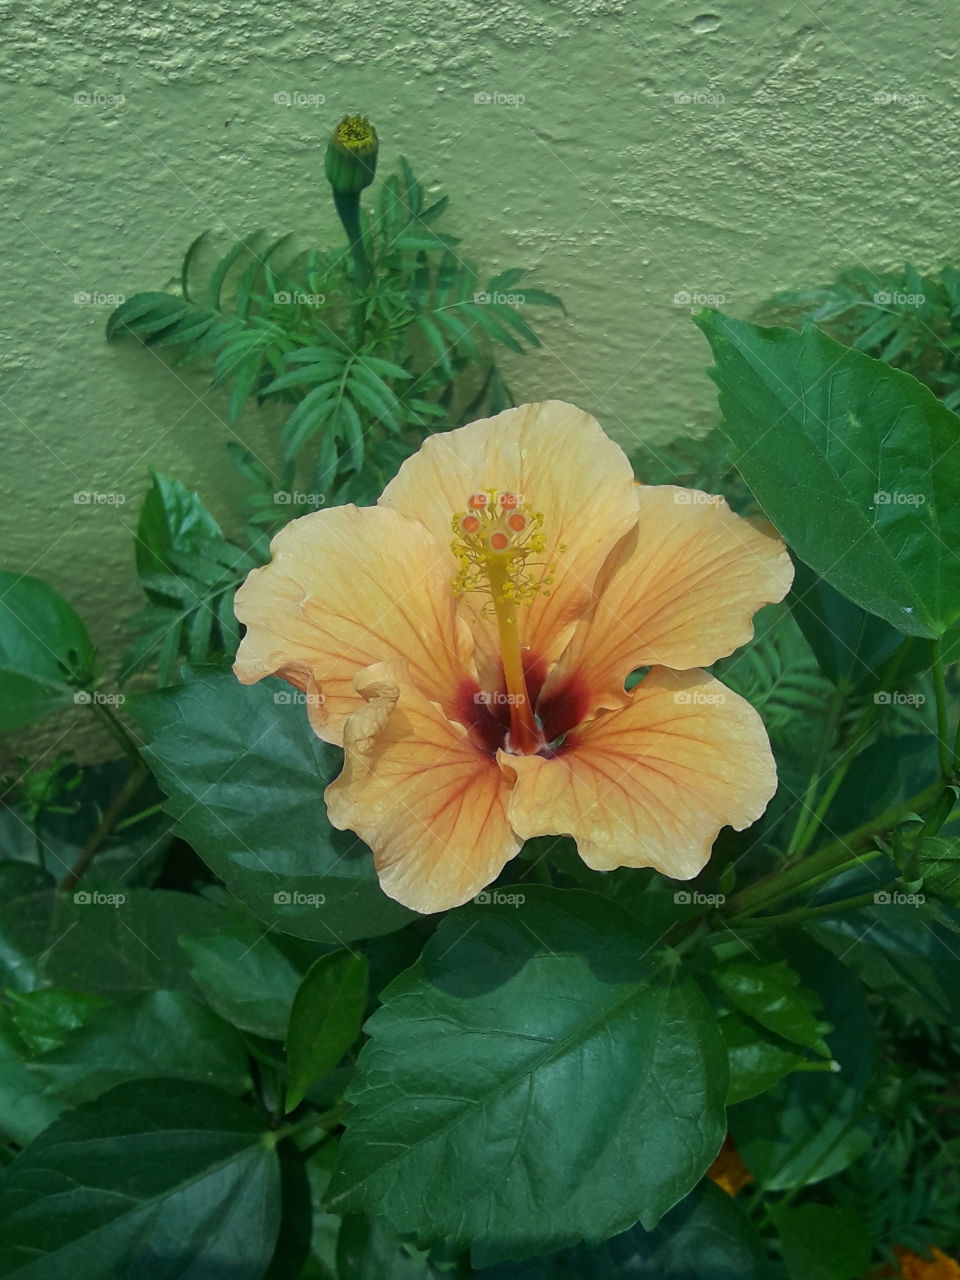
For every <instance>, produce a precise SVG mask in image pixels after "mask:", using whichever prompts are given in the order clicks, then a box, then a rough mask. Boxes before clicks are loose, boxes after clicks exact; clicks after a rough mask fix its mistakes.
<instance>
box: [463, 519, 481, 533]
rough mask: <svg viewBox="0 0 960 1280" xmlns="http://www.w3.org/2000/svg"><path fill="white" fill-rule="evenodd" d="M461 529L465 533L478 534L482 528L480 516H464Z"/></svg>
mask: <svg viewBox="0 0 960 1280" xmlns="http://www.w3.org/2000/svg"><path fill="white" fill-rule="evenodd" d="M460 528H461V529H462V530H463V532H464V533H476V532H477V530H478V529H479V528H480V518H479V516H464V517H463V519H462V520H461V521H460Z"/></svg>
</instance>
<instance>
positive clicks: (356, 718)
mask: <svg viewBox="0 0 960 1280" xmlns="http://www.w3.org/2000/svg"><path fill="white" fill-rule="evenodd" d="M356 686H357V690H358V691H359V692H360V693H361V694H362V696H363V697H364V698H365V699H366V702H365V703H364V705H363V706H362V707H361V708H360V709H359V710H358V711H355V712H354V713H353V715H351V717H350V718H349V720H348V721H347V724H346V729H345V732H344V749H345V752H346V756H345V759H344V766H343V773H342V774H341V775H340V777H339V778H337V779H336V780H335V781H334V782H331V784H330V785H329V787H327V790H326V801H327V808H328V812H329V816H330V821H331V822H332V823H333V825H334V826H335V827H338V828H340V829H341V830H343V829H345V828H349V829H350V830H352V831H355V832H356V833H357V835H358V836H360V838H361V839H362V840H364V841H365V842H366V843H367V844H368V845H369V846H370V848H371V849H372V850H373V854H374V859H375V862H376V867H377V874H378V875H379V877H380V885H381V888H382V889H383V891H384V893H386V894H388V895H389V896H390V897H391V898H395V899H396V900H397V901H398V902H401V903H403V905H404V906H406V907H411V908H412V909H413V910H414V911H422V912H425V913H427V912H433V911H445V910H447V909H448V908H450V907H458V906H460V905H461V904H462V903H464V902H467V901H468V900H469V899H470V898H472V897H473V896H474V895H475V894H476V893H478V892H479V891H480V890H481V889H483V888H484V886H486V885H488V884H490V883H491V882H492V881H493V880H495V879H496V878H497V876H498V875H499V874H500V871H501V870H502V869H503V866H504V864H505V863H506V862H508V861H509V859H510V858H512V857H513V856H514V855H515V854H516V853H517V852H518V851H519V849H520V845H521V841H520V840H518V839H517V837H516V835H515V834H514V832H513V831H512V830H511V828H510V823H509V821H508V819H507V802H508V799H509V794H510V785H511V784H510V781H509V780H508V779H507V777H506V776H505V775H504V773H503V772H502V770H501V769H500V768H499V767H498V765H497V762H496V760H495V759H494V758H493V756H491V755H490V754H488V753H487V752H485V751H482V750H481V749H479V748H478V747H477V746H475V745H474V743H473V742H472V741H471V739H470V738H469V736H468V734H467V731H466V729H464V727H463V726H462V725H461V724H459V723H456V722H454V721H451V720H448V719H447V718H446V716H445V715H444V714H443V712H442V711H441V710H440V709H439V707H437V706H436V705H435V704H434V703H432V702H430V701H428V700H427V699H426V698H425V697H424V696H423V695H422V694H421V693H420V692H419V691H418V690H417V689H416V688H415V687H414V686H413V685H412V684H410V683H409V681H408V680H407V679H406V678H405V673H404V672H403V669H402V665H401V664H396V663H377V664H375V665H373V666H371V667H370V668H368V669H367V670H366V671H363V672H360V673H359V674H358V676H357V679H356Z"/></svg>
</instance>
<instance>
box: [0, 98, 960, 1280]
mask: <svg viewBox="0 0 960 1280" xmlns="http://www.w3.org/2000/svg"><path fill="white" fill-rule="evenodd" d="M378 148H379V143H378V139H377V136H376V133H375V131H374V129H373V127H372V126H371V125H370V123H369V122H368V121H367V120H366V119H365V118H363V117H348V118H346V119H345V120H344V121H342V122H341V124H340V125H339V126H338V127H337V129H336V131H335V132H334V134H333V136H332V139H331V141H330V144H329V147H328V152H327V160H326V174H327V178H328V181H329V184H330V187H331V191H332V195H333V208H334V211H335V213H336V215H337V217H338V219H339V223H340V228H341V231H342V236H343V239H342V241H341V247H340V248H339V249H338V248H332V249H328V250H324V251H320V250H316V249H309V248H308V249H305V250H298V249H297V248H296V247H295V246H293V245H292V243H291V241H290V240H289V238H286V237H285V238H283V239H281V240H276V239H274V240H271V239H269V238H268V237H263V236H260V235H259V234H255V235H253V236H250V237H247V238H246V239H245V240H244V241H242V242H241V243H240V244H239V245H236V246H234V247H233V248H232V249H230V250H229V251H228V252H227V253H226V255H225V256H223V255H220V254H219V253H215V254H214V255H213V258H212V260H211V261H208V262H207V264H206V266H204V258H205V256H206V254H207V247H206V242H205V241H204V240H203V239H201V240H198V241H195V242H194V244H193V245H192V246H191V248H190V250H189V251H188V253H187V256H186V260H185V262H184V267H183V272H182V279H181V285H180V288H179V290H178V291H177V292H176V293H147V294H139V295H136V296H134V297H132V298H131V299H130V300H129V301H127V302H126V303H124V305H123V306H122V307H120V308H119V309H118V311H117V312H116V313H114V315H113V316H112V317H111V320H110V325H109V336H110V337H111V338H123V337H133V338H136V339H139V340H140V341H141V342H143V343H145V344H147V345H150V346H162V347H167V346H169V348H170V350H171V351H172V352H173V353H174V358H175V359H176V360H179V361H183V360H190V361H201V362H206V367H207V368H209V369H210V370H211V372H212V377H213V381H214V383H215V384H216V385H217V386H218V387H220V388H221V392H220V393H219V394H221V395H222V398H223V404H224V407H225V409H224V411H225V413H226V414H227V416H228V418H229V420H230V421H231V422H233V421H235V420H237V419H238V418H239V415H240V413H241V411H242V410H243V408H244V406H245V405H247V404H248V402H250V404H251V405H253V404H254V402H255V405H256V406H259V410H260V411H261V412H262V413H263V414H264V418H265V421H266V422H267V423H268V424H270V425H272V426H274V427H275V428H276V432H277V436H276V454H277V456H276V458H275V459H272V460H271V459H262V458H257V457H255V456H254V455H253V454H252V453H251V452H249V451H246V450H244V449H242V448H240V447H234V448H232V449H231V451H230V453H231V458H232V461H233V463H234V464H235V465H237V466H238V467H239V468H240V470H241V472H242V473H243V475H244V476H245V477H246V479H247V481H248V482H249V486H250V499H249V504H248V506H247V508H246V510H245V511H244V512H243V513H238V519H237V522H236V526H235V528H234V529H233V530H232V531H231V532H230V534H229V535H227V534H225V533H224V532H223V530H222V529H221V527H220V525H219V524H218V522H217V521H216V520H215V519H214V517H213V516H212V515H211V513H210V512H209V510H208V509H207V507H206V506H205V505H204V503H203V501H202V499H201V497H200V496H199V495H198V494H196V493H194V492H192V491H191V490H190V489H189V488H188V487H186V486H185V485H184V484H183V483H182V482H180V481H179V480H177V479H174V478H170V477H166V476H163V475H161V474H158V473H154V474H153V475H152V478H151V483H150V486H149V488H148V491H147V494H146V497H145V499H144V502H143V506H142V509H141V513H140V519H139V523H138V527H137V536H136V546H135V563H136V570H137V573H138V575H139V578H140V582H141V584H142V587H143V591H144V596H145V609H144V613H143V614H142V616H141V617H140V618H139V619H137V620H136V622H135V638H134V641H133V643H132V645H131V648H130V651H129V653H128V654H127V655H126V657H125V658H124V660H123V662H122V663H121V665H120V669H119V670H115V669H113V668H110V667H105V665H104V664H103V662H102V661H101V659H100V658H99V656H98V654H97V653H96V652H95V649H94V646H93V644H92V642H91V640H90V637H89V634H88V631H87V628H86V626H85V624H84V622H83V620H82V619H81V618H80V617H79V616H78V615H77V613H76V612H75V611H74V609H73V608H72V607H71V606H70V604H69V603H68V602H67V601H66V600H65V599H63V598H62V597H61V596H60V595H59V594H58V593H57V592H55V591H54V590H53V589H52V588H51V587H50V586H48V585H47V584H45V583H44V582H42V581H40V580H38V579H36V578H33V577H31V576H29V575H25V574H20V573H16V572H12V571H11V572H7V573H5V574H4V575H3V576H2V581H0V695H2V713H0V717H2V718H0V727H2V728H3V729H5V730H10V731H12V730H17V729H21V728H23V727H25V726H29V725H32V724H33V723H34V722H37V721H40V720H41V719H43V718H44V717H51V716H54V715H56V714H58V713H62V712H63V711H64V709H65V708H72V707H74V706H76V705H79V706H81V707H82V708H85V709H86V711H87V712H88V713H89V714H90V715H91V716H95V717H97V718H98V719H99V720H100V721H101V722H102V723H103V725H104V727H105V728H106V729H107V730H108V731H109V732H110V733H111V734H112V735H113V738H114V739H115V741H116V743H117V755H118V758H117V759H115V760H109V761H107V762H106V763H94V764H90V763H86V764H85V763H80V762H77V761H76V760H74V759H72V758H70V757H66V756H54V757H51V755H50V754H49V753H47V754H42V755H37V756H36V758H34V759H28V758H25V759H24V760H23V761H22V763H21V767H20V768H18V769H17V770H16V772H15V773H14V774H13V775H12V776H11V778H10V779H9V782H8V787H7V794H6V807H5V808H4V809H3V810H2V812H0V835H2V861H0V882H2V888H3V893H2V896H0V970H2V991H3V1000H2V1004H0V1138H2V1140H3V1147H2V1157H3V1159H2V1165H3V1167H2V1170H0V1274H2V1275H4V1276H13V1277H22V1278H23V1280H28V1278H29V1280H60V1278H61V1277H64V1276H70V1277H71V1280H99V1278H102V1277H114V1276H115V1277H134V1276H136V1277H140V1276H149V1277H156V1278H158V1280H159V1278H160V1277H164V1278H165V1277H170V1280H173V1278H174V1277H187V1276H189V1277H196V1278H197V1280H201V1278H204V1280H206V1278H207V1277H210V1278H211V1280H264V1278H266V1280H296V1278H298V1277H299V1278H301V1280H374V1278H376V1280H380V1278H381V1277H383V1278H384V1280H392V1278H394V1277H396V1278H397V1280H399V1278H401V1277H402V1278H403V1280H429V1278H431V1277H436V1278H440V1277H444V1276H449V1277H465V1276H470V1275H477V1276H480V1277H488V1278H489V1280H561V1278H563V1280H567V1278H572V1277H611V1278H613V1277H618V1276H623V1277H628V1276H629V1277H651V1278H653V1277H657V1278H658V1280H690V1278H691V1277H693V1276H696V1277H698V1280H764V1278H767V1280H812V1278H814V1277H816V1278H818V1280H819V1278H821V1277H822V1278H823V1280H865V1278H866V1277H867V1276H868V1275H870V1276H881V1275H896V1274H901V1275H904V1276H928V1277H933V1276H950V1275H956V1274H957V1268H956V1264H955V1263H954V1262H952V1261H951V1257H950V1255H951V1253H952V1252H956V1251H957V1250H958V1249H960V1233H958V1232H960V1229H958V1224H957V1215H956V1204H957V1200H958V1195H960V1172H958V1171H960V1123H958V1109H957V1099H958V1093H957V1084H958V1078H957V1060H956V1051H957V1049H958V1047H960V1036H958V1033H957V1031H956V1029H955V1028H956V1024H957V1021H958V1015H960V994H958V993H960V814H958V811H957V809H956V801H957V787H958V781H960V730H958V723H957V722H958V718H960V680H958V663H960V555H958V548H960V447H958V446H960V418H958V416H957V415H956V414H955V413H954V411H953V408H952V407H951V405H952V399H951V397H952V395H953V384H952V381H951V379H950V378H948V377H944V378H941V379H939V380H938V378H937V377H935V376H934V372H935V371H936V370H937V369H941V370H943V371H946V372H947V373H949V372H950V370H951V368H952V356H951V357H950V358H949V359H947V358H944V359H942V360H940V362H939V363H938V362H937V353H936V352H931V353H929V354H928V355H927V356H925V355H924V354H923V353H922V352H921V351H920V349H919V347H918V346H916V344H917V343H921V342H922V341H924V339H923V335H922V334H920V333H917V332H915V330H914V328H911V330H910V332H911V335H912V336H911V342H914V344H915V345H914V346H913V347H910V352H911V354H910V358H909V360H907V359H906V357H905V356H904V352H905V351H907V349H908V344H907V341H906V339H904V341H903V342H901V343H899V344H898V343H896V342H893V341H892V339H893V335H894V331H895V330H896V331H897V332H900V329H898V328H897V324H898V323H900V322H899V321H896V322H895V323H894V324H893V325H892V326H889V325H888V326H887V328H884V329H883V332H882V333H881V331H880V329H879V328H877V327H876V323H879V320H880V317H874V320H873V321H871V325H872V326H873V327H872V328H871V334H872V336H870V337H869V339H868V338H867V337H865V336H864V334H865V332H866V330H864V329H863V328H862V327H860V328H858V327H857V325H856V324H854V323H853V322H852V321H850V323H849V324H847V323H846V321H845V323H844V326H840V328H838V329H836V330H834V331H833V332H827V331H826V328H825V326H826V321H827V319H828V318H829V317H827V316H825V315H823V314H820V315H817V314H814V316H813V317H812V318H813V320H814V321H815V322H816V323H808V324H807V325H805V326H803V327H802V328H798V327H791V326H790V325H787V326H786V327H783V326H779V325H765V326H758V325H755V324H751V323H748V322H746V321H744V320H738V319H734V318H731V317H729V316H725V315H722V314H720V313H719V312H716V311H704V312H702V313H700V314H699V315H697V316H696V317H695V320H696V323H697V324H698V325H699V327H700V329H701V331H702V333H703V335H704V338H705V342H706V344H707V345H705V347H704V357H705V358H704V364H705V366H706V364H707V360H708V355H707V351H708V348H709V353H710V355H709V358H711V359H712V362H713V363H712V365H711V367H710V369H709V373H710V375H711V376H712V378H713V380H714V382H715V384H716V389H717V391H718V393H719V425H718V426H717V428H716V430H715V431H714V432H713V433H712V434H711V436H710V437H708V438H707V439H705V440H703V441H699V442H694V443H693V444H691V443H690V442H686V443H684V444H678V445H677V446H676V447H674V448H673V449H669V450H666V451H663V452H661V454H660V455H659V456H658V457H657V458H653V457H652V455H650V454H649V453H640V454H638V455H635V456H633V457H628V456H627V455H626V454H625V453H624V451H623V450H622V449H621V447H620V446H619V445H618V444H617V443H615V442H614V441H613V440H612V439H611V438H610V437H608V436H607V435H606V434H605V432H604V430H603V428H602V425H601V424H599V423H598V422H597V421H596V420H595V419H593V418H592V417H591V416H590V415H589V414H587V413H585V412H583V411H582V410H580V409H578V408H575V407H574V406H571V405H568V404H565V403H562V402H558V401H546V402H542V403H536V404H520V405H519V407H518V406H517V404H516V401H517V400H519V399H521V397H520V396H515V395H514V394H513V392H512V391H511V390H510V388H508V386H507V384H506V383H505V381H504V378H503V375H502V373H501V372H500V369H499V367H498V365H497V363H496V355H495V352H496V349H497V347H498V346H503V347H508V348H511V349H513V350H514V351H517V350H520V351H524V350H529V349H532V348H535V347H536V345H537V344H538V338H537V336H536V333H535V332H534V330H533V329H532V328H531V326H530V324H529V322H528V320H527V319H525V318H524V308H525V307H527V306H558V305H559V300H558V299H557V298H556V297H554V296H553V295H551V294H548V293H544V292H542V291H541V290H536V289H527V288H526V286H525V285H523V284H522V280H523V276H524V273H523V272H521V271H519V270H511V271H503V272H500V273H499V274H497V275H494V276H492V277H489V278H487V281H486V284H485V286H484V287H483V288H481V287H479V282H480V280H481V276H480V275H479V273H478V271H477V269H476V268H475V267H473V266H472V265H470V264H469V263H467V262H466V261H465V260H464V259H463V258H462V257H461V253H460V249H459V247H458V242H457V241H456V240H455V239H453V237H451V236H449V235H447V234H446V233H442V232H440V231H438V230H437V229H436V224H437V222H438V220H439V219H440V218H441V216H442V215H444V214H445V212H446V202H445V200H444V199H443V198H442V197H441V198H440V199H437V200H434V201H433V202H432V203H428V202H427V200H426V196H425V193H424V190H423V188H422V187H421V185H420V184H419V183H418V182H417V180H416V179H415V178H414V176H413V172H412V169H411V167H410V165H409V164H407V163H406V162H401V164H400V168H399V173H397V174H393V175H391V176H389V177H388V178H387V179H386V180H385V181H383V182H380V183H379V185H378V186H377V187H376V188H375V189H374V192H373V196H372V199H371V200H369V201H368V203H364V195H363V193H364V192H365V191H367V189H368V188H370V187H371V186H372V185H373V183H374V182H375V174H376V168H377V161H378ZM198 280H199V281H200V283H199V284H198V283H197V281H198ZM942 284H943V289H944V290H950V289H952V288H953V284H952V275H951V274H949V273H948V272H946V271H945V272H944V274H943V276H942ZM860 285H862V281H861V282H859V285H858V287H860ZM837 287H838V288H840V286H837ZM842 287H844V288H847V287H848V284H844V285H843V286H842ZM864 287H865V286H864ZM861 291H862V290H861ZM875 292H883V291H875ZM798 296H799V295H798ZM891 296H892V295H891ZM946 296H947V294H946V293H944V295H943V297H944V298H946ZM808 301H809V299H808ZM781 303H782V305H786V303H783V300H781ZM822 303H823V300H822V298H820V299H818V300H816V301H815V302H814V303H811V305H815V306H820V305H822ZM851 305H852V304H851ZM872 305H874V306H876V307H881V308H882V307H883V305H884V304H883V303H882V302H876V301H874V303H873V304H872ZM890 305H891V307H893V308H896V307H897V306H899V305H900V304H899V303H894V302H891V304H890ZM790 306H791V307H793V310H792V311H790V312H789V314H788V315H786V316H785V318H786V319H788V320H793V321H796V320H798V318H799V315H800V311H801V310H802V308H800V307H798V305H797V300H796V298H794V299H793V300H792V301H791V302H790ZM843 314H844V315H845V314H846V313H843ZM833 315H834V317H836V316H839V315H841V312H840V311H837V312H834V313H833ZM848 319H849V317H848ZM874 321H875V322H876V323H874ZM884 324H885V325H886V324H887V322H886V321H884ZM900 328H903V325H902V324H901V325H900ZM926 333H927V338H926V341H928V343H930V344H936V343H939V342H941V341H945V339H942V338H941V337H940V336H938V332H937V330H936V329H935V327H933V326H927V329H926ZM868 350H869V351H871V352H872V353H873V354H868V353H867V352H868ZM134 358H135V356H134V353H133V352H132V351H131V353H130V359H131V360H132V359H134ZM898 363H899V364H901V365H903V366H904V367H896V365H897V364H898ZM908 366H909V367H908ZM921 374H922V375H923V376H919V375H921ZM915 375H918V376H915ZM704 388H705V394H712V393H710V392H709V389H708V384H707V382H706V373H705V379H704ZM938 391H939V393H940V395H941V396H942V397H943V398H942V399H941V398H938V395H937V392H938ZM707 668H709V671H708V670H707Z"/></svg>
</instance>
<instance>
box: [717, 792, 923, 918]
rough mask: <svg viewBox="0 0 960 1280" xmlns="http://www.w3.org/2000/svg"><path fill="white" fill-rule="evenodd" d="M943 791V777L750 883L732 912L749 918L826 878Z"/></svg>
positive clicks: (733, 900) (732, 904) (734, 900)
mask: <svg viewBox="0 0 960 1280" xmlns="http://www.w3.org/2000/svg"><path fill="white" fill-rule="evenodd" d="M942 790H943V780H942V779H941V778H938V779H937V780H936V782H931V784H930V785H929V786H928V787H925V788H924V789H923V791H919V792H917V794H916V795H914V796H911V797H910V799H909V800H905V801H904V802H903V803H902V804H898V805H894V806H893V807H892V808H890V809H887V810H886V811H885V812H884V813H881V814H880V815H879V817H876V818H871V819H870V821H869V822H864V823H863V824H862V825H861V826H859V827H857V828H855V829H854V830H853V831H850V832H848V833H847V835H845V836H841V838H840V839H839V840H834V841H832V842H831V843H830V844H828V845H824V847H823V848H822V849H818V850H817V851H816V853H813V854H811V855H810V857H809V858H804V860H803V861H802V862H799V863H795V864H794V865H793V866H790V867H786V868H784V869H782V870H780V871H773V872H771V873H770V875H768V876H764V878H763V879H762V880H758V881H757V882H756V884H752V885H749V886H748V887H747V888H746V889H744V890H743V891H742V892H741V893H737V894H734V896H733V897H732V898H731V899H730V901H729V903H727V907H728V911H730V912H732V915H733V916H734V918H740V919H745V918H746V917H747V916H752V915H755V914H756V913H757V912H758V911H762V910H763V909H764V908H765V907H769V906H772V905H773V904H774V903H775V902H780V901H781V900H782V899H784V898H789V897H792V896H793V895H794V894H795V893H797V892H798V891H799V890H801V889H805V888H806V887H807V886H808V885H809V884H810V883H811V882H812V881H813V880H815V879H817V878H822V877H823V876H824V874H825V873H830V872H835V871H837V870H839V869H840V867H841V866H842V864H843V863H844V862H846V861H848V860H849V859H850V857H851V855H852V854H853V853H854V852H855V846H857V845H862V844H865V843H867V842H868V841H870V840H872V839H873V837H874V836H877V835H881V834H882V833H883V832H885V831H887V830H889V829H890V828H892V827H896V826H899V825H900V823H901V822H903V821H904V820H905V819H906V818H908V817H909V816H910V814H911V813H915V812H917V811H918V810H922V809H923V808H925V807H926V805H928V804H929V803H930V802H931V801H932V800H935V799H937V798H938V797H939V796H940V794H941V792H942Z"/></svg>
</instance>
